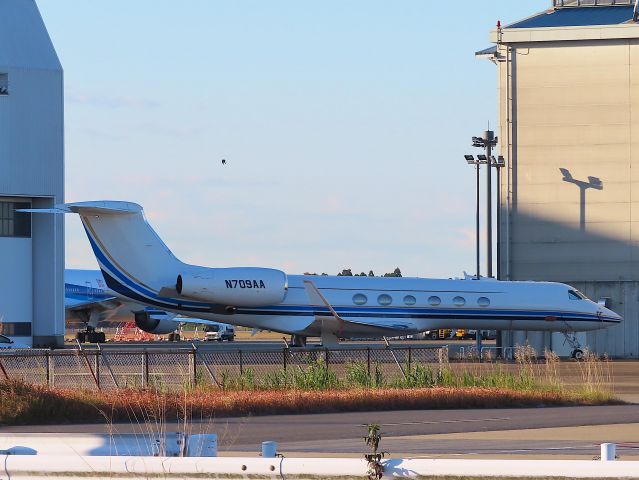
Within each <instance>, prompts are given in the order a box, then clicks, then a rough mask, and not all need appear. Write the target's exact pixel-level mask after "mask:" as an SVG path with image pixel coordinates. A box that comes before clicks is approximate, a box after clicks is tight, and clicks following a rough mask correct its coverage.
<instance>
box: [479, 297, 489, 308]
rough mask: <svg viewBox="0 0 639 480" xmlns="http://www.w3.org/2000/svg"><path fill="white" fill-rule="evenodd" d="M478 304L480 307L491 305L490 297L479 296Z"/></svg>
mask: <svg viewBox="0 0 639 480" xmlns="http://www.w3.org/2000/svg"><path fill="white" fill-rule="evenodd" d="M477 305H479V306H480V307H487V306H489V305H490V299H489V298H486V297H479V298H478V299H477Z"/></svg>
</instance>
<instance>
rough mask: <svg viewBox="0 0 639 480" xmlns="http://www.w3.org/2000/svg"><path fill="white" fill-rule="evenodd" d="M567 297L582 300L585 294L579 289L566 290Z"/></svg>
mask: <svg viewBox="0 0 639 480" xmlns="http://www.w3.org/2000/svg"><path fill="white" fill-rule="evenodd" d="M568 298H570V300H584V299H585V298H586V296H585V295H584V294H583V293H581V292H580V291H579V290H568Z"/></svg>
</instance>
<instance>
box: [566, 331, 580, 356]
mask: <svg viewBox="0 0 639 480" xmlns="http://www.w3.org/2000/svg"><path fill="white" fill-rule="evenodd" d="M562 334H563V336H564V338H565V342H566V343H567V344H568V345H570V347H571V348H572V353H571V354H570V357H571V358H574V359H575V360H582V359H583V358H584V351H583V350H582V348H581V344H580V343H579V340H577V334H576V333H575V332H562Z"/></svg>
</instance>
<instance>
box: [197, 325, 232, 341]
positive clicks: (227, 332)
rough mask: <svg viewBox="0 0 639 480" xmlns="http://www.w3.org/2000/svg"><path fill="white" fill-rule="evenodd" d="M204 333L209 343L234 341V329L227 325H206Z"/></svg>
mask: <svg viewBox="0 0 639 480" xmlns="http://www.w3.org/2000/svg"><path fill="white" fill-rule="evenodd" d="M204 331H205V332H206V340H207V341H210V342H212V341H218V342H222V341H224V340H226V341H228V342H232V341H233V340H235V327H234V326H233V325H229V324H227V323H216V324H212V325H207V326H206V328H205V330H204Z"/></svg>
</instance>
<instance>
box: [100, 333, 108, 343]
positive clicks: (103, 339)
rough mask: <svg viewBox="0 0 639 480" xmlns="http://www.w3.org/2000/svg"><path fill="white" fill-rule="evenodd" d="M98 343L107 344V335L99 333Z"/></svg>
mask: <svg viewBox="0 0 639 480" xmlns="http://www.w3.org/2000/svg"><path fill="white" fill-rule="evenodd" d="M98 343H106V334H105V333H104V332H99V333H98Z"/></svg>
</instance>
